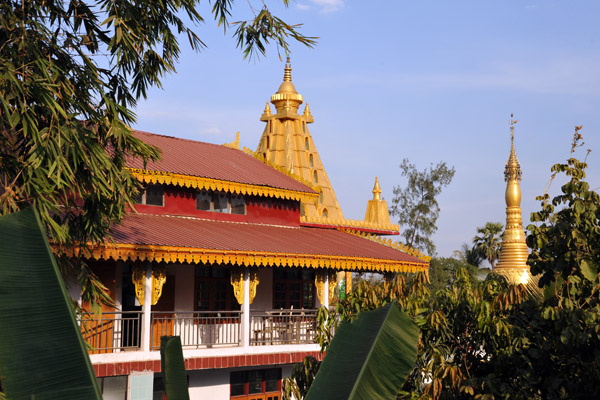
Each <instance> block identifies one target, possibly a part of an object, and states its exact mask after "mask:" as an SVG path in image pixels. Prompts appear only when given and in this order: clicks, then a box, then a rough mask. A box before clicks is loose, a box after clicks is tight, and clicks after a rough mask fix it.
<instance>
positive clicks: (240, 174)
mask: <svg viewBox="0 0 600 400" xmlns="http://www.w3.org/2000/svg"><path fill="white" fill-rule="evenodd" d="M133 133H134V135H135V136H136V137H138V138H139V139H141V140H143V141H144V142H145V143H147V144H149V145H153V146H156V147H158V148H159V149H160V150H161V158H160V160H157V161H149V162H148V163H147V164H146V165H144V164H143V161H142V160H141V159H134V160H130V161H129V162H128V163H127V168H128V169H129V171H130V172H131V173H132V175H133V176H134V177H136V178H137V179H140V180H141V181H143V182H146V183H161V184H173V185H178V186H184V187H194V188H200V189H212V190H224V191H227V192H233V193H241V194H254V195H262V196H267V197H277V198H284V199H293V200H304V201H316V199H317V198H318V196H319V195H318V193H317V192H315V191H314V190H313V189H312V188H310V187H308V186H306V185H305V184H303V183H301V182H299V181H298V180H296V179H294V178H292V177H290V176H287V175H285V174H283V173H281V172H280V171H278V170H276V169H274V168H272V167H270V166H269V165H266V164H265V163H263V162H261V161H259V160H257V159H255V158H254V157H252V156H250V155H248V154H245V153H244V152H242V151H240V150H237V149H232V148H229V147H226V146H220V145H216V144H211V143H205V142H198V141H193V140H186V139H180V138H175V137H170V136H162V135H156V134H152V133H148V132H142V131H133Z"/></svg>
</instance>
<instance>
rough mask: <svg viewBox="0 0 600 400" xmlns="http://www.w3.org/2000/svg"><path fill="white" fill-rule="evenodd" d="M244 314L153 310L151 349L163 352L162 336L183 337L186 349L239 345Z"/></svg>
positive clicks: (182, 341) (236, 312)
mask: <svg viewBox="0 0 600 400" xmlns="http://www.w3.org/2000/svg"><path fill="white" fill-rule="evenodd" d="M240 317H241V312H240V311H202V312H190V313H181V312H178V313H172V312H171V313H169V312H164V311H152V322H151V334H150V343H151V346H150V349H151V350H157V349H160V337H161V336H179V337H181V345H182V347H183V348H184V349H185V348H196V349H197V348H203V347H213V346H239V345H240V343H241V323H240Z"/></svg>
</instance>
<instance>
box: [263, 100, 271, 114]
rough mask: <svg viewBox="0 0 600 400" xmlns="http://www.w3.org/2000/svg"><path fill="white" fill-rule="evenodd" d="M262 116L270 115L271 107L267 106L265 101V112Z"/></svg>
mask: <svg viewBox="0 0 600 400" xmlns="http://www.w3.org/2000/svg"><path fill="white" fill-rule="evenodd" d="M263 114H265V115H271V106H270V105H269V102H268V101H267V105H266V106H265V111H263Z"/></svg>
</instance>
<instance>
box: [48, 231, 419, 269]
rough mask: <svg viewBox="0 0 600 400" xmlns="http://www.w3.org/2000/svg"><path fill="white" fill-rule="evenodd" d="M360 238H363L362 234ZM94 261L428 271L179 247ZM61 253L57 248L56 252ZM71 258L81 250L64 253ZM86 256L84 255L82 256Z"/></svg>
mask: <svg viewBox="0 0 600 400" xmlns="http://www.w3.org/2000/svg"><path fill="white" fill-rule="evenodd" d="M359 236H361V235H360V234H359ZM88 248H89V249H90V250H91V253H92V254H91V258H94V259H105V260H108V259H110V258H112V259H114V260H132V261H136V260H140V261H146V260H149V261H156V262H163V261H164V262H181V263H203V264H213V263H217V264H221V263H222V264H232V265H239V266H246V267H254V266H257V267H260V266H276V267H300V268H327V269H332V270H346V271H376V272H417V271H422V270H427V269H428V268H429V264H425V263H423V262H410V261H398V260H388V259H378V258H369V257H343V256H337V255H321V254H296V253H274V252H262V251H238V250H214V249H198V248H190V247H175V246H153V245H139V244H117V245H113V244H110V243H106V244H101V245H97V246H92V245H91V244H89V245H88ZM56 250H57V249H56V248H55V251H56ZM60 250H61V251H63V252H64V254H65V255H67V256H73V254H76V253H79V252H80V249H72V248H71V249H60ZM82 254H83V252H82Z"/></svg>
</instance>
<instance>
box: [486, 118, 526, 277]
mask: <svg viewBox="0 0 600 400" xmlns="http://www.w3.org/2000/svg"><path fill="white" fill-rule="evenodd" d="M510 117H511V120H510V137H511V139H510V141H511V145H510V155H509V157H508V161H507V162H506V166H505V168H504V180H505V181H506V192H505V195H504V197H505V200H506V228H505V230H504V234H503V235H502V247H501V252H500V258H499V260H498V264H496V266H495V267H494V272H496V273H498V274H501V275H504V276H505V277H506V278H507V279H508V280H509V281H510V282H512V283H523V284H527V283H529V281H530V278H531V277H530V275H529V267H528V266H527V257H529V250H528V249H527V244H526V243H525V232H524V230H523V221H522V217H521V187H520V185H519V182H520V181H521V173H522V172H521V166H520V165H519V160H518V159H517V154H516V153H515V144H514V142H515V124H516V123H517V122H518V121H516V120H513V119H512V118H513V115H512V114H511V115H510Z"/></svg>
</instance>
